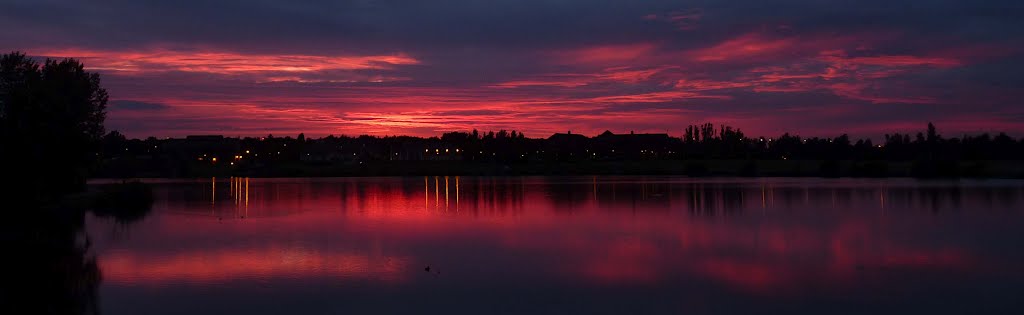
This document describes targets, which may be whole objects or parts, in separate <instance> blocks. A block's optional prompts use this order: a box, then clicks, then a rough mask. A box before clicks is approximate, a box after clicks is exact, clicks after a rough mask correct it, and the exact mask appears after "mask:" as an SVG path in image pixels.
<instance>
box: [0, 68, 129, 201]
mask: <svg viewBox="0 0 1024 315" xmlns="http://www.w3.org/2000/svg"><path fill="white" fill-rule="evenodd" d="M106 104H107V91H106V90H105V89H103V88H102V87H100V77H99V75H98V74H96V73H91V72H87V71H85V70H84V68H83V65H82V63H80V62H78V61H77V60H75V59H63V60H50V59H47V60H46V61H45V62H44V63H43V64H39V63H37V62H36V61H34V60H32V59H31V58H29V57H28V56H26V55H25V54H23V53H19V52H14V53H10V54H5V55H2V56H0V152H3V154H0V156H2V157H0V159H2V160H0V162H2V163H0V165H2V167H3V168H4V174H5V179H6V180H7V182H8V183H9V184H11V185H10V186H12V187H11V188H17V189H15V191H8V192H13V193H22V194H25V193H27V194H32V195H34V196H35V197H36V198H49V197H53V196H58V195H60V194H65V193H69V192H74V191H78V190H81V189H83V188H84V185H85V179H86V176H87V174H88V171H89V169H90V167H92V166H93V163H94V162H95V161H96V157H97V152H98V149H99V145H100V139H101V138H102V137H103V133H104V128H103V121H104V119H105V117H106V112H105V109H106ZM121 138H122V139H123V137H121Z"/></svg>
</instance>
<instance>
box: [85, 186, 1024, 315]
mask: <svg viewBox="0 0 1024 315" xmlns="http://www.w3.org/2000/svg"><path fill="white" fill-rule="evenodd" d="M154 182H155V183H156V184H155V190H156V198H157V201H156V203H155V205H154V207H153V211H152V212H151V214H150V215H149V216H148V217H146V218H144V219H143V220H141V221H139V222H137V223H134V224H124V223H117V222H113V221H111V220H108V219H101V218H94V217H88V218H87V222H86V227H87V233H88V235H89V238H90V240H91V242H92V246H91V249H90V250H91V251H92V254H93V255H95V257H96V261H97V262H98V265H99V268H100V270H101V273H102V282H101V284H100V287H99V294H98V298H97V299H98V301H99V302H98V303H99V305H100V307H99V308H100V311H101V313H104V314H231V313H236V314H341V313H357V314H359V313H374V314H380V313H405V314H410V313H411V314H421V313H450V314H497V313H517V314H546V313H556V314H595V313H602V314H644V313H669V314H676V313H687V314H724V313H738V314H754V313H761V314H779V313H784V312H785V313H798V314H800V313H804V314H843V313H849V314H879V313H887V314H908V313H927V314H985V313H987V314H1014V313H1015V314H1021V313H1024V308H1022V306H1024V304H1022V303H1024V302H1021V296H1022V294H1024V269H1022V266H1024V250H1022V249H1024V182H1020V181H933V182H923V181H914V180H889V179H886V180H846V179H839V180H825V179H687V178H673V177H573V178H543V177H533V178H530V177H527V178H522V177H505V178H500V177H499V178H489V177H486V178H485V177H409V178H358V179H245V178H233V179H229V178H217V179H213V180H210V179H207V180H195V181H154ZM428 266H429V271H427V270H426V268H427V267H428Z"/></svg>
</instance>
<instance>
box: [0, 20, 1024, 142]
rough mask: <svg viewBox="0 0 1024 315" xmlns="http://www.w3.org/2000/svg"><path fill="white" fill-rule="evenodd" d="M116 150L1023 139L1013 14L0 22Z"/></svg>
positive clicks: (1023, 52) (1022, 64) (14, 44)
mask: <svg viewBox="0 0 1024 315" xmlns="http://www.w3.org/2000/svg"><path fill="white" fill-rule="evenodd" d="M0 7H2V8H3V9H2V10H0V51H2V52H10V51H23V52H26V53H27V54H29V55H31V56H35V57H39V58H46V57H53V58H62V57H74V58H78V59H80V60H81V61H83V62H84V63H85V65H86V67H87V68H88V69H90V70H91V71H96V72H99V73H100V74H101V76H102V80H103V86H104V87H106V88H107V90H108V91H109V93H110V99H111V101H110V104H109V105H108V106H109V107H108V117H107V128H108V129H110V130H119V131H121V132H122V133H124V134H125V135H127V136H129V137H139V138H141V137H148V136H157V137H178V136H184V135H191V134H222V135H228V136H258V135H266V134H275V135H295V134H298V133H300V132H304V133H305V134H306V135H307V136H313V137H318V136H326V135H328V134H334V135H341V134H346V135H358V134H372V135H417V136H432V135H439V134H440V133H443V132H447V131H468V130H471V129H479V130H482V131H487V130H495V131H497V130H499V129H508V130H512V129H515V130H520V131H523V132H525V134H526V135H527V136H530V137H546V136H548V135H550V134H551V133H555V132H566V131H569V130H571V131H572V132H573V133H580V134H588V135H596V134H597V133H599V132H602V131H604V130H611V131H612V132H616V133H624V132H629V131H636V132H658V133H669V134H671V135H674V136H679V134H681V133H682V132H683V130H684V128H685V126H686V125H688V124H698V123H704V122H712V123H715V124H728V125H732V126H736V127H739V128H741V129H742V130H743V131H744V132H745V133H747V134H748V136H773V135H779V134H782V133H783V132H790V133H796V134H801V135H805V136H837V135H839V134H843V133H848V134H850V135H853V136H863V137H879V136H880V135H882V134H885V133H891V132H910V131H913V132H916V131H919V130H922V129H924V126H925V124H927V122H929V121H931V122H934V123H935V124H936V125H937V126H938V128H939V131H940V132H941V133H943V134H945V135H947V136H956V135H960V134H963V133H978V132H998V131H1005V132H1008V133H1010V134H1013V135H1024V106H1022V104H1021V103H1022V102H1021V100H1022V99H1024V58H1022V57H1024V2H1020V1H1012V0H985V1H948V0H927V1H901V0H859V1H838V0H836V1H825V0H803V1H769V0H732V1H710V0H709V1H660V0H649V1H639V0H637V1H610V0H544V1H531V0H488V1H479V0H436V1H410V0H402V1H389V0H377V1H373V0H358V1H337V0H334V1H328V0H305V1H297V0H237V1H236V0H225V1H207V0H166V1H165V0H158V1H140V0H104V1H80V0H0Z"/></svg>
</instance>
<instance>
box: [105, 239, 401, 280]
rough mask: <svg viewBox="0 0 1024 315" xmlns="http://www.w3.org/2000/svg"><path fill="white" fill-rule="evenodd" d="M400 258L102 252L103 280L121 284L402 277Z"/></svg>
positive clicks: (280, 252) (273, 251)
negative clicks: (285, 278) (255, 279)
mask: <svg viewBox="0 0 1024 315" xmlns="http://www.w3.org/2000/svg"><path fill="white" fill-rule="evenodd" d="M407 265H408V262H407V260H406V259H405V258H398V257H381V256H369V255H365V254H354V253H351V254H350V253H323V252H317V251H312V250H306V249H296V248H278V247H270V248H265V249H258V250H251V251H245V250H234V249H217V250H215V251H195V252H184V253H178V254H175V255H173V256H171V257H151V256H146V255H138V254H132V253H127V252H114V253H110V254H106V255H104V256H103V262H102V267H103V278H104V280H108V281H112V282H121V283H160V282H167V281H185V282H216V281H224V280H232V279H240V278H255V277H275V278H276V277H306V276H312V275H310V274H304V273H306V272H310V271H312V272H314V273H315V274H314V275H315V276H321V277H336V278H356V279H372V280H377V281H383V282H396V281H402V280H404V278H403V273H402V271H403V270H405V269H407Z"/></svg>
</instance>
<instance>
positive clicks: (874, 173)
mask: <svg viewBox="0 0 1024 315" xmlns="http://www.w3.org/2000/svg"><path fill="white" fill-rule="evenodd" d="M850 176H854V177H886V176H889V164H888V163H886V162H883V161H869V162H858V163H854V164H853V166H851V167H850Z"/></svg>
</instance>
